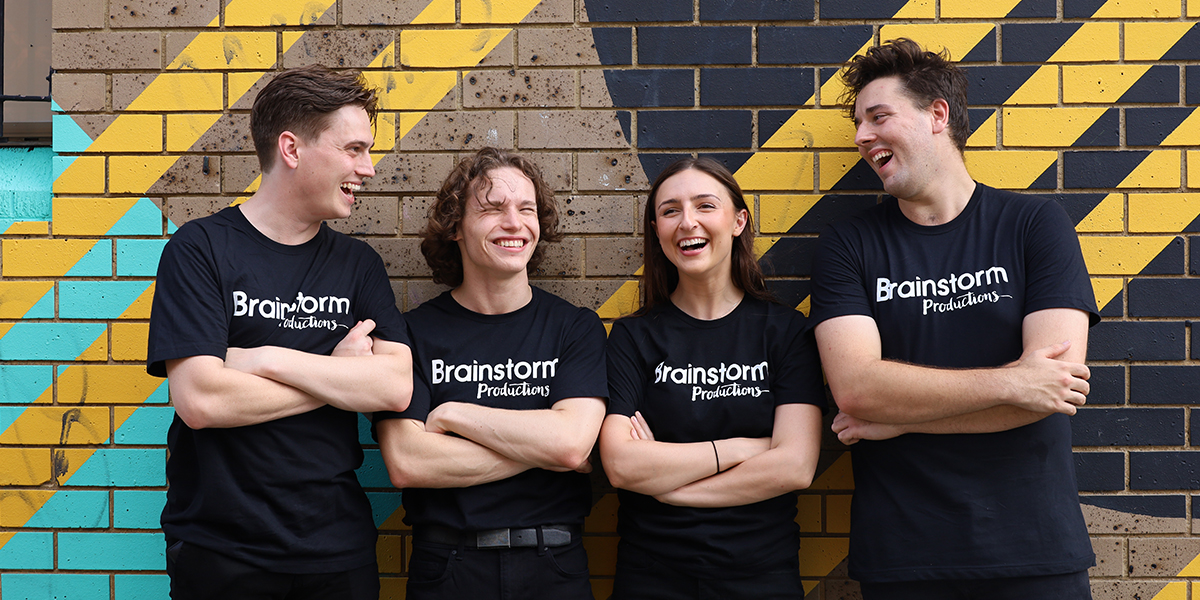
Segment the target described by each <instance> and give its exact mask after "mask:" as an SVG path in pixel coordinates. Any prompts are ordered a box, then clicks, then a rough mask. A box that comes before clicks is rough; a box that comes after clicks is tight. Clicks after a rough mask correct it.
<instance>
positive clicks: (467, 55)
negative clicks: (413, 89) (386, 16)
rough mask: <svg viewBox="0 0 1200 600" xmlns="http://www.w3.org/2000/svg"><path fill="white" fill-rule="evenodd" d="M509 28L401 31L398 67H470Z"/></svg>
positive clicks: (493, 45) (481, 57) (490, 49)
mask: <svg viewBox="0 0 1200 600" xmlns="http://www.w3.org/2000/svg"><path fill="white" fill-rule="evenodd" d="M511 31H512V30H511V29H443V30H436V29H416V30H405V31H401V32H400V64H401V65H403V66H406V67H416V68H466V69H469V68H472V67H474V66H475V65H478V64H479V61H480V60H482V59H483V57H484V56H487V53H488V52H491V51H492V49H493V48H495V47H496V46H497V45H499V44H500V42H501V41H503V40H504V38H505V36H507V35H508V34H509V33H510V32H511Z"/></svg>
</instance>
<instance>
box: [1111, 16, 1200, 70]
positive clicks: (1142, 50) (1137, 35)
mask: <svg viewBox="0 0 1200 600" xmlns="http://www.w3.org/2000/svg"><path fill="white" fill-rule="evenodd" d="M1195 25H1196V24H1195V23H1194V22H1182V23H1174V22H1166V23H1153V22H1145V21H1134V22H1132V23H1126V24H1125V60H1158V59H1160V58H1162V56H1163V55H1164V54H1166V53H1167V51H1168V50H1170V49H1171V47H1172V46H1174V45H1175V44H1176V43H1178V42H1179V40H1180V38H1182V37H1183V36H1184V34H1186V33H1187V32H1188V31H1190V30H1191V29H1192V27H1195Z"/></svg>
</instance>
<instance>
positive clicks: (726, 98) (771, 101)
mask: <svg viewBox="0 0 1200 600" xmlns="http://www.w3.org/2000/svg"><path fill="white" fill-rule="evenodd" d="M812 95H813V70H812V69H801V68H786V67H774V68H772V67H760V68H757V69H747V68H733V69H700V105H701V106H761V105H768V106H770V105H774V106H795V105H799V104H803V103H804V102H805V101H807V100H808V99H809V98H811V97H812Z"/></svg>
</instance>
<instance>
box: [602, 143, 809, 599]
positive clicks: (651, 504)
mask: <svg viewBox="0 0 1200 600" xmlns="http://www.w3.org/2000/svg"><path fill="white" fill-rule="evenodd" d="M749 220H750V214H749V209H748V207H747V205H746V202H745V199H744V198H743V195H742V191H741V188H740V186H738V184H737V181H736V180H734V178H733V176H732V175H731V174H730V173H729V171H728V170H727V169H725V168H724V167H723V166H721V164H720V163H717V162H715V161H713V160H710V159H706V158H699V159H697V158H686V159H682V160H680V161H677V162H675V163H673V164H672V165H670V166H669V167H667V169H666V170H665V171H663V173H662V174H661V175H659V177H658V178H657V180H656V181H655V182H654V186H653V187H652V188H651V190H650V199H649V202H648V203H647V205H646V212H645V221H644V231H645V237H644V254H645V259H644V260H645V267H644V275H643V278H642V291H643V296H644V297H643V306H642V309H641V310H640V311H639V312H638V313H636V314H635V315H633V316H631V317H627V318H624V319H620V320H618V321H617V322H616V323H615V324H614V325H613V330H612V334H611V335H610V336H609V342H608V377H609V404H608V416H607V417H605V420H604V425H603V427H602V428H601V432H600V450H601V457H602V460H603V463H604V467H605V471H606V472H607V474H608V477H609V479H610V480H611V481H612V483H613V485H614V486H616V487H617V488H619V490H620V491H619V495H620V500H621V508H620V512H619V513H618V519H619V520H618V532H619V533H620V535H621V542H620V546H619V547H618V552H617V573H616V580H615V582H614V593H613V598H616V599H627V598H681V599H682V598H698V597H701V596H713V597H721V598H756V599H760V598H796V599H798V598H801V597H803V595H804V593H803V589H802V587H801V584H800V574H799V569H798V562H797V561H798V548H799V534H798V527H797V525H796V523H795V516H796V497H795V494H794V493H793V492H794V491H795V490H797V489H802V488H805V487H808V485H809V484H810V483H811V481H812V477H813V473H814V471H815V469H816V464H817V456H818V453H819V446H820V437H821V431H820V430H821V415H822V412H823V411H824V409H825V395H824V392H823V389H822V383H821V372H820V366H819V364H818V359H817V350H816V346H815V344H814V343H813V341H812V337H811V334H810V333H809V332H808V330H807V329H808V328H807V327H806V321H805V317H804V315H802V314H801V313H799V312H797V311H795V310H793V309H791V308H789V307H786V306H783V305H780V304H778V303H776V302H775V301H774V300H773V298H772V296H771V294H770V292H769V291H768V290H767V287H766V284H765V282H764V281H763V275H762V271H761V269H760V268H759V265H758V263H757V261H756V260H755V257H754V234H753V228H752V226H751V225H750V223H749Z"/></svg>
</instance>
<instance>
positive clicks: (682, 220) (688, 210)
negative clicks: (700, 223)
mask: <svg viewBox="0 0 1200 600" xmlns="http://www.w3.org/2000/svg"><path fill="white" fill-rule="evenodd" d="M679 226H680V227H682V228H683V229H692V228H693V227H695V226H696V213H695V212H693V211H692V207H691V206H687V205H685V206H684V207H683V208H682V209H680V211H679Z"/></svg>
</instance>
